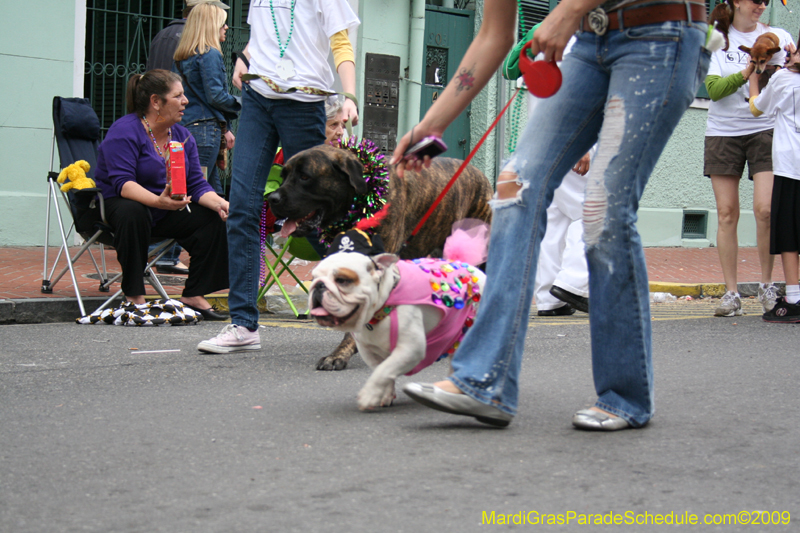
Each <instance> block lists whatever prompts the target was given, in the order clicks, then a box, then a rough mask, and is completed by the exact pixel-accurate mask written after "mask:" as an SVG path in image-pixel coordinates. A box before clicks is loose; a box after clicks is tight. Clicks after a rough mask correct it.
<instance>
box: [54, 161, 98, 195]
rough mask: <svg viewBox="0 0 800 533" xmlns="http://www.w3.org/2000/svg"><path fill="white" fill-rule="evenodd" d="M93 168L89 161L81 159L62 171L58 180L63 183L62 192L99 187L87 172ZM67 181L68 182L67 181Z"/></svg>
mask: <svg viewBox="0 0 800 533" xmlns="http://www.w3.org/2000/svg"><path fill="white" fill-rule="evenodd" d="M90 168H92V167H91V166H90V165H89V163H87V162H86V161H84V160H83V159H81V160H80V161H76V162H75V163H72V164H71V165H70V166H68V167H67V168H65V169H64V170H62V171H61V174H59V175H58V179H57V180H56V181H57V182H59V183H63V185H62V186H61V192H67V191H68V190H70V189H88V188H92V187H97V185H96V184H95V182H94V180H93V179H92V178H87V177H86V173H87V172H89V169H90ZM65 182H66V183H65Z"/></svg>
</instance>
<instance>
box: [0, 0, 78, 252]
mask: <svg viewBox="0 0 800 533" xmlns="http://www.w3.org/2000/svg"><path fill="white" fill-rule="evenodd" d="M36 4H41V8H38V7H37V8H36V9H35V16H34V13H33V12H32V5H31V2H9V3H7V5H6V7H5V17H4V18H3V22H2V27H0V72H2V73H3V76H0V146H2V147H3V149H2V150H0V167H2V168H3V172H2V173H0V245H2V246H29V245H41V244H44V232H45V230H44V227H45V223H44V221H45V208H46V192H47V184H46V181H45V178H46V176H47V171H48V170H49V169H50V145H51V138H52V130H53V120H52V102H53V96H56V95H60V96H72V92H73V62H74V60H73V55H74V49H75V2H74V1H73V0H47V1H37V2H36ZM31 17H34V18H31ZM34 19H35V22H34ZM20 21H27V22H25V23H20ZM53 235H54V236H55V233H54V234H53Z"/></svg>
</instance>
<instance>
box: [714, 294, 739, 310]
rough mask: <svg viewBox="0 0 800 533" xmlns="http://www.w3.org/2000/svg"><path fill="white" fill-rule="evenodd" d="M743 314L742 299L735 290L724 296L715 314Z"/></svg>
mask: <svg viewBox="0 0 800 533" xmlns="http://www.w3.org/2000/svg"><path fill="white" fill-rule="evenodd" d="M741 314H742V300H741V299H740V298H739V295H738V294H736V293H735V292H733V291H728V292H726V293H725V294H724V295H723V296H722V302H721V303H720V305H719V307H717V309H716V311H714V316H740V315H741Z"/></svg>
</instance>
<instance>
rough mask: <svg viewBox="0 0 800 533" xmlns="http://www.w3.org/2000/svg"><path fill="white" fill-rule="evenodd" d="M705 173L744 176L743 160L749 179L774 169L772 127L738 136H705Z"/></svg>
mask: <svg viewBox="0 0 800 533" xmlns="http://www.w3.org/2000/svg"><path fill="white" fill-rule="evenodd" d="M703 160H704V162H703V174H705V175H706V177H708V176H711V175H712V174H714V175H724V176H741V175H742V171H744V164H745V163H747V173H748V177H749V178H750V179H753V174H757V173H759V172H772V130H765V131H759V132H757V133H751V134H750V135H740V136H738V137H706V141H705V153H704V155H703Z"/></svg>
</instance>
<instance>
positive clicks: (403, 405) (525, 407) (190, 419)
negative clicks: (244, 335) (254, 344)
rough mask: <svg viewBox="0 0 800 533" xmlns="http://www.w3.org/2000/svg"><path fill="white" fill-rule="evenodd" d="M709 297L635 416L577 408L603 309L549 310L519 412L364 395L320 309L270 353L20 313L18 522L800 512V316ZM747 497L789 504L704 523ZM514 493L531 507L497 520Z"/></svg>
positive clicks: (753, 504)
mask: <svg viewBox="0 0 800 533" xmlns="http://www.w3.org/2000/svg"><path fill="white" fill-rule="evenodd" d="M670 305H672V307H670ZM700 305H701V304H700V303H698V302H679V303H677V304H663V305H662V306H661V307H659V306H654V310H655V311H654V321H653V328H654V360H655V375H656V402H657V413H656V416H655V418H654V419H653V421H652V422H651V423H650V424H649V425H648V426H647V427H646V428H644V429H641V430H627V431H620V432H616V433H590V432H582V431H578V430H575V429H573V428H572V426H571V424H570V420H571V417H572V414H573V413H574V412H575V411H576V410H577V409H580V408H582V407H584V406H588V405H590V404H592V402H593V401H594V398H595V393H594V389H593V385H592V378H591V368H590V349H589V327H588V320H586V315H576V316H574V317H569V318H563V319H553V320H542V319H535V320H532V322H531V327H530V331H529V335H528V341H527V345H526V350H525V360H524V367H523V374H522V377H521V401H520V413H519V415H518V416H517V417H516V419H515V420H514V421H513V422H512V424H511V426H509V427H508V428H507V429H493V428H490V427H488V426H484V425H482V424H480V423H478V422H476V421H474V420H473V419H471V418H465V417H454V416H451V415H447V414H444V413H439V412H436V411H431V410H429V409H426V408H424V407H422V406H420V405H418V404H416V403H414V402H413V401H412V400H410V399H409V398H408V397H406V396H405V395H403V394H402V392H400V393H398V398H397V400H396V402H395V405H394V406H392V407H389V408H384V409H380V410H378V411H375V412H360V411H358V409H357V407H356V400H355V397H356V394H357V392H358V390H359V388H360V387H361V385H362V384H363V383H364V381H365V380H366V378H367V376H368V374H369V369H368V368H367V367H366V366H365V364H364V363H363V362H362V361H361V360H360V359H359V358H358V357H354V358H353V360H352V361H351V364H350V367H349V368H347V369H346V370H344V371H341V372H319V371H316V370H315V369H314V363H315V361H316V360H317V359H318V358H319V357H320V356H321V355H324V354H325V353H327V352H328V351H329V350H330V349H332V348H333V346H335V345H336V343H337V342H338V340H339V339H340V336H339V334H337V333H335V332H331V331H327V330H323V329H321V328H318V327H316V326H314V325H312V324H310V323H308V322H296V321H279V320H267V321H265V322H264V324H265V325H264V327H263V329H262V331H261V338H262V344H263V346H264V349H263V350H262V351H260V352H253V353H238V354H229V355H223V356H219V355H203V354H199V353H198V352H197V351H196V349H195V346H196V344H197V342H198V341H199V340H202V339H203V338H208V337H211V336H213V335H215V334H216V332H217V331H218V330H219V328H220V327H221V325H220V324H219V323H205V324H201V325H198V326H185V327H172V328H125V327H114V326H78V325H75V324H37V325H7V326H0V338H1V339H2V342H1V343H0V531H3V532H51V531H52V532H62V531H64V532H67V531H90V532H111V531H119V532H184V531H186V532H206V531H208V532H256V531H258V532H262V531H264V532H267V531H268V532H272V531H276V532H283V531H303V532H305V531H324V532H328V531H330V532H340V531H341V532H368V531H369V532H376V531H379V532H382V531H391V532H420V531H423V532H427V531H466V532H471V531H487V529H498V530H503V531H504V530H509V529H511V530H519V529H520V528H522V529H523V530H525V529H527V530H530V529H533V530H536V529H542V528H541V526H539V525H536V524H531V523H530V521H531V520H533V521H536V520H537V516H540V515H537V514H536V513H540V514H544V513H547V514H561V515H562V519H563V518H566V517H570V516H572V515H571V514H568V513H574V514H575V517H574V518H570V523H569V524H565V525H556V526H550V527H545V528H544V529H545V530H550V531H583V530H589V531H593V530H598V531H599V530H609V529H623V530H630V531H643V530H655V531H659V530H665V529H667V528H670V530H672V529H674V526H657V525H653V526H644V525H641V524H639V525H636V524H635V523H634V524H633V525H627V526H626V525H624V524H621V525H618V526H616V527H614V526H611V527H609V526H600V525H595V526H583V525H581V524H579V522H578V520H579V518H578V517H579V516H580V515H585V514H603V515H608V514H609V513H613V514H612V515H609V516H611V517H612V518H613V516H614V514H616V515H620V516H621V517H622V518H624V519H627V520H629V521H630V520H631V519H632V520H634V521H635V520H640V521H641V520H642V518H641V517H645V519H646V516H647V514H649V515H651V516H654V515H661V516H672V517H673V520H679V519H680V518H679V517H685V516H688V515H696V516H697V517H698V521H699V522H700V523H699V524H698V525H695V526H684V527H681V528H680V529H681V530H683V531H763V530H768V531H797V530H800V467H799V465H800V460H798V442H800V429H798V425H800V394H798V387H797V384H798V382H799V381H800V357H799V356H798V339H799V338H800V327H798V326H795V325H771V324H765V323H763V322H762V321H761V319H760V316H758V315H757V314H753V313H751V314H749V315H748V316H743V317H736V318H731V319H715V318H711V317H709V314H710V313H707V312H706V309H705V308H702V312H698V311H697V310H698V309H700V307H698V306H700ZM709 305H710V304H709ZM707 307H708V305H706V308H707ZM162 350H170V351H162ZM137 351H138V352H143V351H157V353H135V352H137ZM446 371H447V366H446V364H443V363H439V364H437V365H434V366H433V367H431V368H429V369H426V370H425V371H423V372H422V373H420V374H418V375H416V376H415V377H414V378H407V377H404V378H402V380H401V381H400V383H403V382H405V381H406V380H409V379H415V380H418V381H434V380H437V379H439V378H441V377H443V376H444V375H445V373H446ZM742 511H761V512H762V513H752V514H748V515H747V516H749V517H750V518H748V520H750V521H751V522H752V521H759V520H760V521H765V520H776V519H777V520H778V521H782V523H781V524H779V525H769V526H766V525H760V526H759V525H741V524H740V523H737V524H734V525H716V526H715V525H702V521H703V520H704V517H705V515H709V516H712V519H711V520H712V521H713V520H714V518H713V515H715V514H716V515H723V514H727V515H729V518H728V520H729V521H730V520H731V519H730V516H732V515H737V516H738V517H739V518H741V517H742V516H744V515H739V514H738V513H740V512H742ZM763 511H768V512H770V513H772V514H771V515H769V514H764V513H763ZM493 512H494V522H495V524H498V523H502V518H501V519H500V520H501V522H498V517H500V516H501V515H516V514H517V513H521V515H519V516H521V517H523V518H524V519H525V520H526V521H527V524H526V525H521V526H520V525H495V526H494V527H489V528H487V526H486V525H482V523H483V522H485V521H487V520H489V521H491V520H492V513H493ZM625 513H628V514H627V515H626V514H625ZM646 513H647V514H646ZM778 513H784V514H783V515H780V514H778ZM786 513H790V516H791V521H790V522H789V523H788V524H786V523H785V522H786V519H785V518H786V517H787V516H789V514H786ZM753 516H755V517H756V518H755V519H754V518H752V517H753ZM781 516H783V517H784V518H783V519H782V520H781V519H780V517H781ZM631 517H632V518H631ZM637 517H640V518H637ZM759 517H760V518H759ZM765 517H766V518H765ZM514 520H515V518H513V516H512V517H510V518H509V521H510V522H511V523H512V524H513V521H514Z"/></svg>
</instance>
